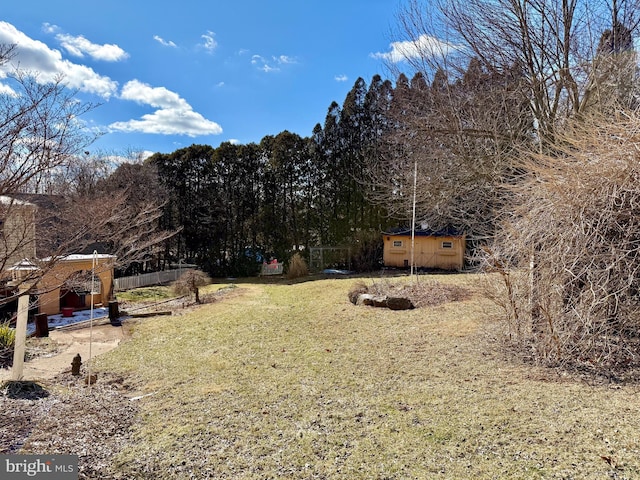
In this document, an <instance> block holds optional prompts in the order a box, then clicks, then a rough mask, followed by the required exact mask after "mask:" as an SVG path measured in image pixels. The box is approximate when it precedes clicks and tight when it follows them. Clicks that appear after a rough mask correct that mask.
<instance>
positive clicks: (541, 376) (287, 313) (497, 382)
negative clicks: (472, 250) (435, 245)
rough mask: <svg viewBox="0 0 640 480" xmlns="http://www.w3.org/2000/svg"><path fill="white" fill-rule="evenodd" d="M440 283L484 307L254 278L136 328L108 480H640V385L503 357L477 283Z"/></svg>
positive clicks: (111, 369)
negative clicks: (360, 296) (353, 299)
mask: <svg viewBox="0 0 640 480" xmlns="http://www.w3.org/2000/svg"><path fill="white" fill-rule="evenodd" d="M429 279H430V280H437V282H438V283H440V284H442V285H446V286H450V285H457V286H459V287H461V288H464V289H465V290H468V291H471V292H472V293H473V295H472V296H470V297H468V298H466V299H463V300H461V301H457V302H449V303H443V304H441V305H439V306H436V307H425V308H418V309H414V310H410V311H391V310H387V309H375V308H365V307H357V306H354V305H352V304H351V303H349V301H348V299H347V296H346V293H347V292H348V291H349V289H350V288H351V287H352V285H353V279H332V280H319V281H314V282H305V283H299V284H295V285H283V284H273V285H267V284H248V283H247V284H239V285H238V288H236V289H235V290H234V293H233V295H230V296H229V297H228V298H225V299H223V300H222V301H218V302H215V303H211V304H207V305H204V306H202V307H199V308H197V309H194V310H192V311H190V312H187V313H185V314H184V315H182V316H181V317H180V318H179V321H176V319H172V318H171V317H157V318H150V319H145V320H142V321H139V322H138V323H136V324H135V328H134V331H133V336H132V338H131V339H130V340H129V341H127V342H126V343H124V344H122V345H121V346H120V347H119V348H118V349H116V350H114V351H113V352H111V353H110V354H107V355H106V356H101V357H98V365H96V368H97V370H99V371H100V375H106V374H107V373H109V374H111V375H117V376H124V377H125V378H126V379H127V380H126V381H127V384H128V385H129V386H130V388H132V389H134V390H135V392H131V393H130V395H136V396H140V395H147V396H145V397H143V398H141V399H139V400H137V401H136V405H137V406H138V409H139V414H138V415H139V416H138V422H137V424H136V425H135V427H134V430H133V432H132V435H130V438H129V439H128V440H127V441H126V443H124V444H123V445H121V446H120V452H119V453H118V454H117V455H116V456H115V457H114V458H113V464H112V465H111V467H110V469H111V470H110V471H114V472H115V473H114V474H113V475H116V476H114V477H113V478H136V479H147V478H148V479H152V478H153V479H165V478H166V479H176V478H177V479H183V478H216V479H266V478H274V479H275V478H291V479H371V478H379V479H382V478H386V479H408V478H417V479H423V478H447V479H469V478H475V479H494V478H495V479H497V478H522V479H530V478H534V479H535V478H538V479H542V478H545V479H561V478H562V479H568V478H574V479H601V478H619V479H622V478H628V479H631V478H638V476H640V437H639V436H638V432H639V431H640V418H639V417H638V415H637V410H638V407H639V406H640V405H639V403H640V401H639V400H638V399H637V387H636V386H634V385H597V386H594V385H588V384H586V383H583V382H580V381H576V380H575V379H572V378H570V377H568V376H563V375H559V374H556V373H555V372H554V371H552V370H545V369H542V368H537V367H531V366H527V365H523V364H518V363H514V362H513V361H511V360H508V358H507V357H506V356H505V355H503V354H502V353H501V351H500V349H501V347H500V345H499V344H496V343H495V341H494V338H495V337H496V336H497V335H498V334H500V331H497V330H496V329H497V328H498V327H497V325H498V324H497V323H496V322H495V321H494V319H493V315H495V314H496V313H497V311H496V307H495V306H494V305H493V304H492V303H491V302H490V301H488V300H486V299H484V298H482V297H480V296H479V295H478V293H477V292H478V288H477V285H478V284H479V282H480V280H481V279H480V277H479V276H476V275H447V276H430V277H429ZM422 280H423V279H421V281H422ZM376 281H379V280H376ZM396 281H397V279H393V282H396ZM372 282H373V280H370V281H368V282H366V283H372ZM42 448H45V447H42ZM89 448H90V447H89ZM33 453H36V452H33ZM69 453H74V452H72V451H71V452H69Z"/></svg>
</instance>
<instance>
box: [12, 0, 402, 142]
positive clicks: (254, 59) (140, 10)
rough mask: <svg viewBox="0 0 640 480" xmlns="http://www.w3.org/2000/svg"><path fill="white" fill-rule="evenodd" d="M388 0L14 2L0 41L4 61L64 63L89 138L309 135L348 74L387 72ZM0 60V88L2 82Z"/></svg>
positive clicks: (339, 95) (56, 66)
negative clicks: (6, 48) (92, 134)
mask: <svg viewBox="0 0 640 480" xmlns="http://www.w3.org/2000/svg"><path fill="white" fill-rule="evenodd" d="M400 7H401V3H399V2H396V1H394V0H340V1H337V0H324V1H310V0H290V1H271V2H267V1H264V0H260V1H258V0H237V1H235V2H229V1H226V2H222V1H214V0H210V1H204V0H200V1H195V0H181V1H171V2H169V1H165V0H156V1H155V2H138V1H135V0H126V1H123V0H108V1H102V2H96V1H95V0H84V1H82V2H80V1H71V0H56V1H51V0H47V1H40V0H28V1H22V2H13V3H12V4H11V7H10V8H6V9H3V10H5V11H4V12H3V14H2V16H1V17H0V43H17V45H18V55H17V56H16V57H15V58H14V60H13V62H12V63H13V65H12V66H6V67H5V70H6V69H7V68H11V67H13V66H15V64H16V63H19V65H20V67H22V68H24V69H28V70H36V71H39V72H40V78H42V79H43V80H46V79H47V78H51V77H52V76H53V75H55V74H60V73H62V74H64V76H65V77H64V78H65V82H66V83H68V84H69V86H71V87H74V88H77V89H79V90H80V93H79V97H80V98H81V99H83V100H88V101H92V102H100V103H101V104H102V105H101V106H100V107H98V108H97V109H95V110H94V111H92V112H91V113H90V114H89V115H87V116H86V117H85V118H84V120H85V121H86V122H87V123H88V125H89V126H90V127H92V128H96V129H100V131H104V132H107V133H106V134H105V135H103V136H102V137H101V138H100V140H99V141H97V142H96V143H95V144H94V145H93V146H92V148H93V149H95V150H99V151H104V152H109V153H123V152H124V151H126V150H135V151H150V152H163V153H169V152H173V151H174V150H176V149H179V148H182V147H186V146H189V145H191V144H194V143H195V144H207V145H212V146H214V147H217V146H218V145H219V144H220V143H221V142H225V141H233V142H238V143H250V142H259V141H260V140H261V139H262V138H263V137H264V136H266V135H276V134H278V133H280V132H281V131H283V130H289V131H291V132H294V133H297V134H299V135H301V136H309V135H311V132H312V129H313V127H314V125H315V124H316V123H323V122H324V117H325V115H326V113H327V109H328V107H329V105H330V104H331V102H332V101H334V100H335V101H337V102H338V103H340V104H341V103H342V102H343V100H344V98H345V96H346V94H347V92H348V91H349V90H350V89H351V88H352V86H353V84H354V82H355V80H356V79H357V78H358V77H362V78H363V79H364V80H365V81H366V82H367V84H369V82H370V80H371V77H372V76H373V75H374V74H376V73H379V74H381V75H382V76H383V78H385V77H386V72H387V68H386V66H385V60H384V59H385V58H387V59H391V58H393V54H394V53H397V50H398V44H394V45H392V42H393V41H394V39H393V38H392V33H391V32H392V31H393V30H394V29H395V28H396V27H397V24H396V15H397V13H398V10H399V8H400ZM3 76H4V74H3V73H2V72H1V71H0V90H2V89H7V88H8V84H7V83H3V81H2V80H3V78H2V77H3Z"/></svg>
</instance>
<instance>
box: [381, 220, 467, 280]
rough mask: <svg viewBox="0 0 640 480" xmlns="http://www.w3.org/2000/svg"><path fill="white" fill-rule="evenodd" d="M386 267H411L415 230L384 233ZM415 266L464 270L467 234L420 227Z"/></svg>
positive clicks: (416, 234) (416, 233)
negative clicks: (412, 235) (412, 236)
mask: <svg viewBox="0 0 640 480" xmlns="http://www.w3.org/2000/svg"><path fill="white" fill-rule="evenodd" d="M382 238H383V241H384V252H383V262H384V266H385V267H396V268H409V267H411V230H410V229H405V230H394V231H392V232H388V233H383V235H382ZM414 246H415V255H414V262H415V263H414V266H415V268H422V269H428V270H450V271H460V270H462V269H463V267H464V252H465V249H466V240H465V235H464V234H463V233H458V232H455V231H451V230H442V231H438V232H434V231H430V230H416V231H415V233H414Z"/></svg>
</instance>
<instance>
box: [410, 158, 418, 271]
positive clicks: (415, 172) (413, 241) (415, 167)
mask: <svg viewBox="0 0 640 480" xmlns="http://www.w3.org/2000/svg"><path fill="white" fill-rule="evenodd" d="M417 183H418V160H415V161H414V162H413V215H412V217H411V281H413V270H414V265H415V246H416V187H417Z"/></svg>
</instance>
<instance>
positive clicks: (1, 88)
mask: <svg viewBox="0 0 640 480" xmlns="http://www.w3.org/2000/svg"><path fill="white" fill-rule="evenodd" d="M0 95H8V96H10V97H17V96H18V94H17V92H16V91H15V90H14V89H13V88H11V87H10V86H9V85H4V84H2V83H0Z"/></svg>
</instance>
